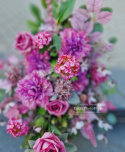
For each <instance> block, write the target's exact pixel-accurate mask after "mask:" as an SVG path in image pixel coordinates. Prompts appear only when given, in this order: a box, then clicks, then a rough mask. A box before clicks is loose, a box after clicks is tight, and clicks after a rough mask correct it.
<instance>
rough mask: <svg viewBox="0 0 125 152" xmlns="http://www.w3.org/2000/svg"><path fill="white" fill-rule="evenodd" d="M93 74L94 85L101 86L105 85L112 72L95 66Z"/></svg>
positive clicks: (92, 70)
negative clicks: (101, 84)
mask: <svg viewBox="0 0 125 152" xmlns="http://www.w3.org/2000/svg"><path fill="white" fill-rule="evenodd" d="M91 74H92V80H93V83H94V85H99V84H100V83H104V82H105V81H106V80H107V78H108V76H109V75H110V74H111V72H110V71H108V70H106V69H105V68H104V67H97V66H94V67H93V68H92V69H91Z"/></svg>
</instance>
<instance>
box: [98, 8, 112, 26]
mask: <svg viewBox="0 0 125 152" xmlns="http://www.w3.org/2000/svg"><path fill="white" fill-rule="evenodd" d="M112 16H113V14H112V13H111V12H108V11H104V12H100V13H99V14H98V15H97V20H98V22H99V23H100V24H107V23H108V22H109V21H110V20H111V19H112Z"/></svg>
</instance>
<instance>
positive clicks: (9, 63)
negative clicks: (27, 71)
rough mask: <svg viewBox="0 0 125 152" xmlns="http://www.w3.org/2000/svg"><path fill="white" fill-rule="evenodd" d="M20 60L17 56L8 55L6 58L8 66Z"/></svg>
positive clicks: (16, 63)
mask: <svg viewBox="0 0 125 152" xmlns="http://www.w3.org/2000/svg"><path fill="white" fill-rule="evenodd" d="M19 62H20V60H19V58H17V57H16V56H13V55H10V56H9V57H8V58H7V63H8V65H9V66H14V65H18V64H19Z"/></svg>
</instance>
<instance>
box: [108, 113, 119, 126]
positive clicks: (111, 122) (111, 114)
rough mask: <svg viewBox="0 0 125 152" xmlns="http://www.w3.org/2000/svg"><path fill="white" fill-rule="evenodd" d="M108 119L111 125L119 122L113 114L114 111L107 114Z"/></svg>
mask: <svg viewBox="0 0 125 152" xmlns="http://www.w3.org/2000/svg"><path fill="white" fill-rule="evenodd" d="M107 121H108V122H109V123H110V124H111V125H114V124H116V123H117V118H116V116H115V115H114V114H113V113H109V114H108V115H107Z"/></svg>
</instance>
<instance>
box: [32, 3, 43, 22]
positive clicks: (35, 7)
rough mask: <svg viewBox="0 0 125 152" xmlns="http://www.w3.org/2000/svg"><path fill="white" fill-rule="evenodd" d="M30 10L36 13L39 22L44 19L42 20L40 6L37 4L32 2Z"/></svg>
mask: <svg viewBox="0 0 125 152" xmlns="http://www.w3.org/2000/svg"><path fill="white" fill-rule="evenodd" d="M30 11H31V13H32V14H33V15H34V17H35V18H36V20H37V21H38V22H41V21H42V20H41V13H40V10H39V8H38V7H37V6H36V5H34V4H30Z"/></svg>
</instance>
